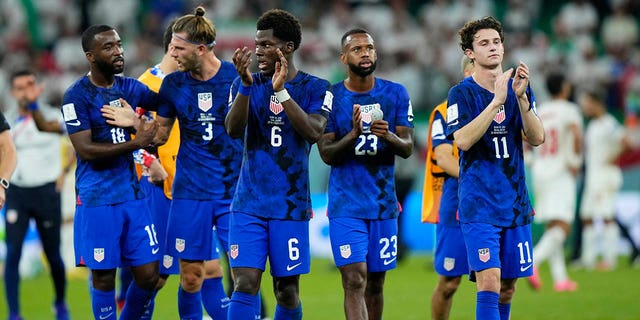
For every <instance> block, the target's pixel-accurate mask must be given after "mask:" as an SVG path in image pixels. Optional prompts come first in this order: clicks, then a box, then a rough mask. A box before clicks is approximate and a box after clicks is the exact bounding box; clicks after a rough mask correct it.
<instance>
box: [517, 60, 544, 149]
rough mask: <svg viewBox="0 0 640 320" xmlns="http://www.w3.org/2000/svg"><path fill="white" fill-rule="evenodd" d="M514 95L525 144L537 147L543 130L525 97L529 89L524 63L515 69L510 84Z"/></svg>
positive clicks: (542, 139) (542, 136) (540, 142)
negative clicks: (518, 109)
mask: <svg viewBox="0 0 640 320" xmlns="http://www.w3.org/2000/svg"><path fill="white" fill-rule="evenodd" d="M511 86H512V88H513V91H514V93H515V94H516V97H517V99H518V106H519V107H520V114H521V115H522V126H523V130H524V135H525V136H526V137H527V139H526V140H527V142H529V143H530V144H531V145H533V146H539V145H541V144H542V143H543V142H544V128H543V127H542V121H541V120H540V118H538V115H537V114H536V113H535V110H533V107H532V106H531V102H530V101H529V97H528V96H527V88H528V87H529V67H527V65H526V64H524V62H522V61H520V64H519V65H518V67H517V68H516V74H515V76H514V77H513V83H512V84H511Z"/></svg>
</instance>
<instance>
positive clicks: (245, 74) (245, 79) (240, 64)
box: [232, 47, 253, 86]
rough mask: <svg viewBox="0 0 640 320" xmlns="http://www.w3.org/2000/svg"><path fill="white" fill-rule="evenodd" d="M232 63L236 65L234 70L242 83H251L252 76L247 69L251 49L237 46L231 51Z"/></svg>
mask: <svg viewBox="0 0 640 320" xmlns="http://www.w3.org/2000/svg"><path fill="white" fill-rule="evenodd" d="M232 60H233V64H234V65H235V66H236V71H237V72H238V75H239V76H240V80H242V84H244V85H245V86H250V85H252V84H253V78H252V77H251V71H249V65H251V61H252V60H251V50H249V49H248V48H247V47H243V48H242V49H240V48H238V49H236V51H234V52H233V58H232Z"/></svg>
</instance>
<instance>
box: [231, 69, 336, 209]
mask: <svg viewBox="0 0 640 320" xmlns="http://www.w3.org/2000/svg"><path fill="white" fill-rule="evenodd" d="M239 85H240V78H238V79H237V80H236V81H235V83H234V85H233V87H232V95H231V97H235V96H236V93H237V90H238V86H239ZM284 87H285V88H286V89H287V91H288V92H289V95H290V96H291V99H293V100H294V101H295V102H296V103H298V105H299V106H300V107H301V108H302V110H304V111H305V112H306V113H307V114H319V115H322V116H323V117H325V118H328V117H329V114H330V112H331V92H330V91H329V89H330V84H329V82H328V81H326V80H323V79H320V78H317V77H315V76H312V75H310V74H307V73H305V72H302V71H298V74H297V75H296V77H295V78H293V79H292V80H291V81H287V82H286V83H285V85H284ZM310 149H311V143H310V142H309V141H307V140H306V139H305V138H304V137H303V136H302V135H300V134H299V133H298V132H297V131H296V129H295V128H294V127H293V125H292V124H291V121H289V119H288V118H287V115H286V112H285V111H284V109H283V107H282V105H281V104H280V102H279V101H278V99H276V97H275V94H274V92H273V85H272V83H271V77H270V76H269V77H267V76H264V75H262V74H253V85H252V86H251V97H250V100H249V116H248V119H247V127H246V132H245V150H244V157H243V162H242V170H241V172H240V179H239V180H238V187H237V188H238V189H237V191H236V195H235V197H234V198H233V204H232V211H234V212H243V213H246V214H250V215H255V216H260V217H264V218H270V219H287V220H308V219H310V218H311V198H310V194H309V151H310Z"/></svg>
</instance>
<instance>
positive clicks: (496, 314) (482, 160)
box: [446, 17, 544, 320]
mask: <svg viewBox="0 0 640 320" xmlns="http://www.w3.org/2000/svg"><path fill="white" fill-rule="evenodd" d="M459 35H460V46H461V48H462V50H463V52H464V54H465V55H466V56H467V57H469V59H471V60H472V61H473V63H474V70H473V71H474V73H473V75H472V76H471V77H468V78H466V79H464V80H462V82H460V83H459V84H457V85H455V86H453V87H452V88H451V89H450V90H449V95H448V97H447V130H446V131H447V135H448V136H449V138H451V137H453V138H454V140H455V142H456V144H457V145H458V149H459V152H460V177H459V180H458V182H459V190H458V197H459V199H460V202H459V207H458V214H459V219H460V223H461V228H462V234H463V236H464V242H465V245H466V247H467V257H468V259H469V265H470V267H471V269H472V270H475V272H476V278H477V283H476V285H477V289H478V293H477V300H476V319H480V320H486V319H495V320H497V319H508V318H509V313H510V308H511V299H512V298H513V294H514V293H515V284H516V280H517V279H518V278H519V277H526V276H530V275H531V274H532V269H533V268H532V267H533V256H532V252H531V251H532V250H531V249H532V247H531V221H532V220H533V215H534V213H533V208H532V207H531V203H530V202H529V195H528V192H527V186H526V184H525V173H524V159H523V134H524V137H526V140H527V141H528V142H529V143H530V144H531V145H534V146H537V145H540V144H542V143H543V142H544V130H543V128H542V122H541V121H540V119H539V118H538V116H537V115H536V109H535V98H534V95H533V92H532V91H531V89H530V88H529V68H528V67H527V65H526V64H524V63H523V62H520V63H519V64H518V66H517V68H516V70H515V72H514V70H513V68H510V69H508V70H507V71H503V69H502V59H503V56H504V44H503V41H504V35H503V33H502V25H501V24H500V22H499V21H497V20H496V19H495V18H493V17H485V18H482V19H479V20H471V21H469V22H467V23H466V24H465V25H464V27H462V29H460V30H459ZM512 74H514V75H515V77H514V78H513V79H512V78H511V75H512Z"/></svg>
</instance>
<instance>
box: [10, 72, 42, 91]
mask: <svg viewBox="0 0 640 320" xmlns="http://www.w3.org/2000/svg"><path fill="white" fill-rule="evenodd" d="M24 76H34V77H35V76H36V73H35V72H33V71H31V70H29V69H20V70H16V71H14V72H12V73H11V75H10V76H9V85H10V86H11V88H13V81H14V80H16V78H18V77H24Z"/></svg>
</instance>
